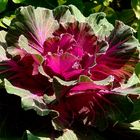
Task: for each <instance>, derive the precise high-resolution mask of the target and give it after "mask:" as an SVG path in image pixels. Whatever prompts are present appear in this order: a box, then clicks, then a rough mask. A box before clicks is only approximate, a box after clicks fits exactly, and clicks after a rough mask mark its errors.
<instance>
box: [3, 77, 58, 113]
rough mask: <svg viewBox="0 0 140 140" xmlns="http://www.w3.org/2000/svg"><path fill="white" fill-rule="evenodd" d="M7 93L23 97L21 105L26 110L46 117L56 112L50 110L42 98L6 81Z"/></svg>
mask: <svg viewBox="0 0 140 140" xmlns="http://www.w3.org/2000/svg"><path fill="white" fill-rule="evenodd" d="M4 83H5V89H6V91H7V93H9V94H14V95H17V96H19V97H21V105H22V108H24V110H30V109H33V110H35V111H36V112H37V114H38V115H40V116H44V115H48V114H49V113H52V112H54V114H55V115H56V116H57V113H56V112H55V111H52V110H49V109H48V108H47V105H46V103H45V102H44V99H43V97H42V96H37V95H34V94H32V93H31V92H30V91H28V90H25V89H21V88H18V87H15V86H13V85H12V84H11V83H10V82H9V81H8V80H6V79H4Z"/></svg>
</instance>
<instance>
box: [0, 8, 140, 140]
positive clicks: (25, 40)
mask: <svg viewBox="0 0 140 140" xmlns="http://www.w3.org/2000/svg"><path fill="white" fill-rule="evenodd" d="M138 48H139V42H138V40H137V39H136V38H135V37H134V36H133V29H132V28H131V27H129V26H127V25H125V24H124V23H122V22H121V21H116V24H115V26H113V25H112V24H110V23H109V22H108V21H107V20H106V18H105V14H104V13H102V12H101V13H95V14H91V15H90V16H88V17H84V16H83V15H82V14H81V12H80V11H79V10H78V9H77V8H76V7H75V6H73V5H69V6H64V5H63V6H59V7H57V8H55V9H54V10H50V9H45V8H40V7H38V8H34V7H32V6H27V7H21V8H19V9H18V10H17V11H16V16H15V18H14V19H13V20H12V22H11V24H10V26H9V28H8V31H7V32H5V31H1V32H0V49H1V50H0V53H1V55H0V78H1V86H2V87H3V88H5V89H6V91H7V93H9V94H14V95H17V96H19V97H20V98H21V106H22V107H23V109H25V110H34V111H36V113H37V114H38V115H40V116H42V117H43V116H46V115H47V116H49V117H50V120H49V121H50V122H52V126H53V128H54V131H56V130H57V131H60V132H62V133H61V134H62V135H61V136H60V137H59V136H57V138H55V139H61V138H63V139H66V138H67V137H68V139H79V137H80V136H81V134H80V129H78V126H80V127H82V128H84V129H85V130H86V132H90V134H92V133H91V130H96V131H99V132H100V131H105V130H106V129H107V128H108V127H109V126H114V125H115V124H118V123H122V122H126V121H128V118H129V116H130V114H131V113H132V111H133V102H132V101H131V99H130V98H129V97H128V96H127V94H126V93H128V92H124V91H125V90H124V89H123V88H122V85H123V84H124V83H125V82H127V80H128V79H129V78H130V77H131V75H132V74H133V72H134V69H135V65H136V64H137V62H139V51H138V50H139V49H138ZM121 89H123V90H122V91H121ZM68 129H69V130H68ZM74 132H75V133H74ZM86 132H85V135H83V134H82V137H86ZM46 133H47V132H46ZM94 134H95V132H94ZM98 136H99V135H98ZM54 137H55V135H53V134H50V135H49V136H48V139H49V138H50V139H51V138H53V139H54ZM82 137H80V139H82ZM96 137H97V136H96V135H93V134H92V135H91V137H89V138H88V139H94V138H96ZM99 137H100V136H99ZM26 138H29V139H33V138H35V136H34V135H32V134H31V133H30V132H29V131H27V134H26ZM38 139H43V137H38Z"/></svg>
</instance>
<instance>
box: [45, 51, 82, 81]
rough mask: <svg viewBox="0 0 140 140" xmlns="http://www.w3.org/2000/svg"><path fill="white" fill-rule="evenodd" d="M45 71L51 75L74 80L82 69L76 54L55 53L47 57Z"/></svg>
mask: <svg viewBox="0 0 140 140" xmlns="http://www.w3.org/2000/svg"><path fill="white" fill-rule="evenodd" d="M44 71H45V72H46V73H47V74H48V75H50V76H54V75H55V76H58V77H61V78H62V79H65V80H72V79H75V78H76V77H78V76H79V75H80V74H81V72H82V69H81V68H80V64H79V62H78V60H77V59H76V57H75V56H74V55H71V54H70V53H64V54H62V55H61V54H60V55H58V54H53V55H48V56H47V57H46V61H45V62H44Z"/></svg>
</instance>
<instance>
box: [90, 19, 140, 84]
mask: <svg viewBox="0 0 140 140" xmlns="http://www.w3.org/2000/svg"><path fill="white" fill-rule="evenodd" d="M107 42H108V44H109V47H108V49H107V50H106V52H105V53H104V54H102V55H98V56H97V59H96V65H95V66H94V67H93V68H92V69H91V73H92V78H93V79H94V80H102V79H105V78H106V77H108V76H109V75H113V76H114V77H115V80H116V81H117V82H120V83H121V82H125V81H126V80H127V79H128V78H129V77H130V76H131V75H132V73H133V71H134V67H135V65H136V63H137V62H138V61H139V58H138V50H137V47H139V43H138V40H136V39H135V38H134V36H133V30H132V29H131V28H130V27H129V26H127V25H124V24H123V23H122V22H119V21H117V22H116V26H115V28H114V30H113V31H112V32H111V34H110V36H109V37H108V38H107ZM97 54H98V53H97Z"/></svg>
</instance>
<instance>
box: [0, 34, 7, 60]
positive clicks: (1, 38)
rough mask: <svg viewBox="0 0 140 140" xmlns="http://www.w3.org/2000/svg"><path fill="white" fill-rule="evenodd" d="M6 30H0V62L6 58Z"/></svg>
mask: <svg viewBox="0 0 140 140" xmlns="http://www.w3.org/2000/svg"><path fill="white" fill-rule="evenodd" d="M5 36H6V32H5V31H0V62H1V61H3V60H8V58H7V56H6V51H5V49H6V47H7V45H6V41H5Z"/></svg>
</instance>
